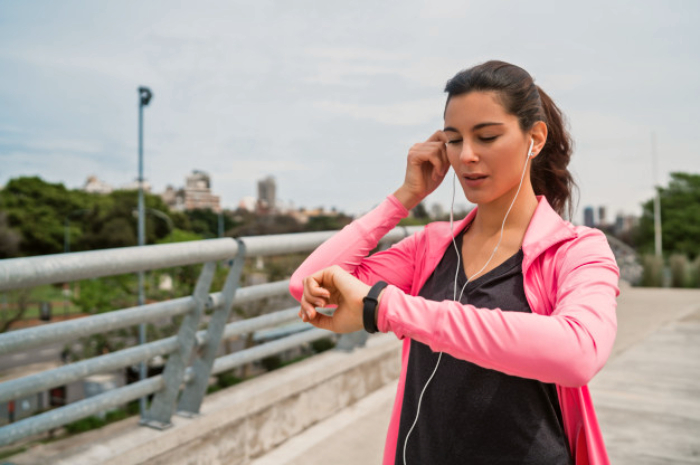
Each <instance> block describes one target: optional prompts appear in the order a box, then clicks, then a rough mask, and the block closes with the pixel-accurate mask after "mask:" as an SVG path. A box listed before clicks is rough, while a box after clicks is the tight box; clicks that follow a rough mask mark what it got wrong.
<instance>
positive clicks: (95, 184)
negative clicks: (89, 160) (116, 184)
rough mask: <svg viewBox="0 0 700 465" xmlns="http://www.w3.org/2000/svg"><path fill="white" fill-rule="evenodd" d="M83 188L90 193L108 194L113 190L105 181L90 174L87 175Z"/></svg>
mask: <svg viewBox="0 0 700 465" xmlns="http://www.w3.org/2000/svg"><path fill="white" fill-rule="evenodd" d="M83 190H84V191H85V192H89V193H91V194H109V193H111V192H112V191H113V190H114V188H113V187H112V186H110V185H109V184H107V183H106V182H103V181H100V180H99V179H97V176H95V175H91V176H88V178H87V180H86V181H85V185H84V186H83Z"/></svg>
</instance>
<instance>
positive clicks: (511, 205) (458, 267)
mask: <svg viewBox="0 0 700 465" xmlns="http://www.w3.org/2000/svg"><path fill="white" fill-rule="evenodd" d="M534 145H535V140H534V139H530V148H529V149H528V150H527V153H526V155H525V166H523V173H522V174H521V175H520V185H518V190H517V191H516V192H515V196H514V197H513V201H512V202H511V203H510V207H508V211H507V212H506V214H505V216H504V217H503V223H502V224H501V236H500V237H499V238H498V243H497V244H496V247H495V248H494V249H493V252H491V256H490V257H489V259H488V261H487V262H486V264H485V265H484V266H483V267H482V268H481V269H480V270H479V271H478V272H477V273H475V274H474V275H472V277H471V278H470V277H468V276H467V282H465V283H464V286H462V290H461V291H460V293H459V298H457V278H458V276H459V270H460V267H461V266H462V264H461V260H460V254H459V249H458V248H457V242H456V241H455V234H454V207H455V191H456V188H455V185H456V182H457V173H456V172H454V176H453V178H452V205H451V207H450V234H451V236H452V245H453V246H454V248H455V252H457V269H456V270H455V280H454V293H453V300H454V301H455V302H460V301H461V300H462V295H463V294H464V290H465V289H466V288H467V284H469V282H470V281H472V280H474V277H475V276H478V275H480V274H481V272H482V271H484V269H486V267H487V266H488V265H489V263H491V260H492V259H493V257H494V255H496V251H497V250H498V247H499V246H500V245H501V240H502V239H503V231H504V229H505V226H506V220H507V219H508V215H509V214H510V211H511V209H512V208H513V205H515V200H516V199H517V198H518V194H520V189H521V188H522V186H523V180H524V179H525V172H526V171H527V165H528V162H529V161H530V158H533V157H534V156H535V153H534V152H533V151H532V147H533V146H534ZM442 354H443V353H442V352H440V353H439V354H438V359H437V362H436V363H435V368H433V372H432V373H431V375H430V377H429V378H428V381H426V382H425V385H424V386H423V389H421V393H420V396H419V397H418V407H417V408H416V418H415V419H414V420H413V424H412V425H411V428H410V429H409V430H408V433H406V440H405V441H404V443H403V464H404V465H406V447H407V446H408V438H409V437H411V433H412V432H413V429H414V428H415V426H416V424H417V423H418V416H419V415H420V407H421V403H422V402H423V394H425V391H426V389H427V388H428V385H429V384H430V382H431V381H432V380H433V377H434V376H435V373H436V372H437V369H438V366H440V360H442Z"/></svg>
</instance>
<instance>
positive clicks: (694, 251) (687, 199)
mask: <svg viewBox="0 0 700 465" xmlns="http://www.w3.org/2000/svg"><path fill="white" fill-rule="evenodd" d="M658 189H659V193H660V197H661V224H662V230H663V241H662V243H663V252H664V255H666V256H668V255H671V254H673V253H679V254H684V255H687V256H688V258H690V259H691V260H692V259H694V258H695V257H697V256H700V241H699V240H698V238H700V174H691V173H671V182H670V183H669V185H668V187H660V188H658ZM643 208H644V211H643V214H642V217H641V219H640V222H639V227H638V229H637V234H636V243H637V244H638V245H639V250H640V252H642V253H653V251H654V199H650V200H648V201H646V202H645V203H644V204H643Z"/></svg>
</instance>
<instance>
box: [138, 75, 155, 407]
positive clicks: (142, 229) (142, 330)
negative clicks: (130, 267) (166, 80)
mask: <svg viewBox="0 0 700 465" xmlns="http://www.w3.org/2000/svg"><path fill="white" fill-rule="evenodd" d="M138 92H139V177H138V183H139V230H138V236H139V246H142V245H144V244H145V242H146V222H145V218H144V216H145V212H144V202H143V107H145V106H147V105H148V104H149V103H150V101H151V98H152V97H153V93H152V92H151V89H149V88H148V87H139V91H138ZM145 301H146V299H145V296H144V291H143V271H139V306H141V305H143V304H144V303H145ZM145 343H146V324H145V323H141V324H139V344H145ZM139 379H140V380H142V381H143V380H144V379H146V363H145V362H143V361H142V362H141V363H140V364H139ZM139 410H140V413H141V417H142V418H143V417H144V415H145V413H146V398H145V397H142V398H141V399H139Z"/></svg>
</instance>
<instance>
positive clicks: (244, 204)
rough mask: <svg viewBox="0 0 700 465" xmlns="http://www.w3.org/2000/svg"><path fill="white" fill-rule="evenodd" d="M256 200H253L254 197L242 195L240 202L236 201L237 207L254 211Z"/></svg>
mask: <svg viewBox="0 0 700 465" xmlns="http://www.w3.org/2000/svg"><path fill="white" fill-rule="evenodd" d="M257 203H258V201H257V200H255V197H250V196H248V197H243V198H242V199H241V201H240V202H238V208H240V209H242V210H247V211H249V212H251V213H255V207H256V205H257Z"/></svg>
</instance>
